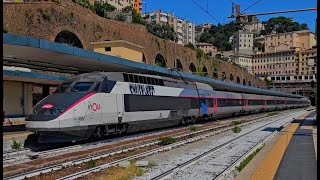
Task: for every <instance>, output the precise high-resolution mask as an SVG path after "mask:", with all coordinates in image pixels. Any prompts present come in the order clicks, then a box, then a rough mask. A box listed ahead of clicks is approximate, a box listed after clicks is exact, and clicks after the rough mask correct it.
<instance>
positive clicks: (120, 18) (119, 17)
mask: <svg viewBox="0 0 320 180" xmlns="http://www.w3.org/2000/svg"><path fill="white" fill-rule="evenodd" d="M126 19H127V18H126V17H125V16H124V15H123V14H118V15H117V16H116V20H117V21H126Z"/></svg>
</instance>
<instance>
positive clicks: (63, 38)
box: [54, 30, 83, 48]
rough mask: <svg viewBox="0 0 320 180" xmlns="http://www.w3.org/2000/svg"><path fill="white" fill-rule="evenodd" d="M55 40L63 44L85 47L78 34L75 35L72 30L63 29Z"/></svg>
mask: <svg viewBox="0 0 320 180" xmlns="http://www.w3.org/2000/svg"><path fill="white" fill-rule="evenodd" d="M54 42H57V43H61V44H68V45H70V46H74V47H78V48H83V45H82V43H81V41H80V39H79V38H78V36H77V35H75V34H74V33H73V32H71V31H67V30H63V31H61V32H59V33H58V34H57V36H56V37H55V39H54Z"/></svg>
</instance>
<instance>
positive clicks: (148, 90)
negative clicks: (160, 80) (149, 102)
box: [129, 84, 155, 96]
mask: <svg viewBox="0 0 320 180" xmlns="http://www.w3.org/2000/svg"><path fill="white" fill-rule="evenodd" d="M129 88H130V92H131V94H136V95H147V96H153V95H154V93H155V90H154V87H153V86H148V85H141V84H130V86H129Z"/></svg>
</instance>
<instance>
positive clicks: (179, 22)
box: [142, 10, 195, 45]
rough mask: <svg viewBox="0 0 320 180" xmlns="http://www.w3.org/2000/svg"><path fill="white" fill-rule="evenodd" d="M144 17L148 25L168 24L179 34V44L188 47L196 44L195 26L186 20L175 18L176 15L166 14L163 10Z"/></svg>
mask: <svg viewBox="0 0 320 180" xmlns="http://www.w3.org/2000/svg"><path fill="white" fill-rule="evenodd" d="M142 17H143V18H144V19H145V20H146V21H147V22H148V23H152V22H153V23H158V24H168V25H170V26H171V27H173V29H174V31H175V32H176V33H177V38H178V39H177V43H178V44H181V45H186V44H188V43H192V44H195V24H194V23H192V22H188V21H187V20H185V19H182V18H178V17H175V16H174V13H166V12H163V11H161V10H158V11H154V12H149V13H146V14H143V15H142Z"/></svg>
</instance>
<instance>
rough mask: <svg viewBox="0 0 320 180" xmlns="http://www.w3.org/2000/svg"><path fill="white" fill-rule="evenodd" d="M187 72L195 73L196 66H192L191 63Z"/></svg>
mask: <svg viewBox="0 0 320 180" xmlns="http://www.w3.org/2000/svg"><path fill="white" fill-rule="evenodd" d="M189 70H190V71H191V72H193V73H194V72H197V68H196V66H195V65H194V64H193V63H190V65H189Z"/></svg>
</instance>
